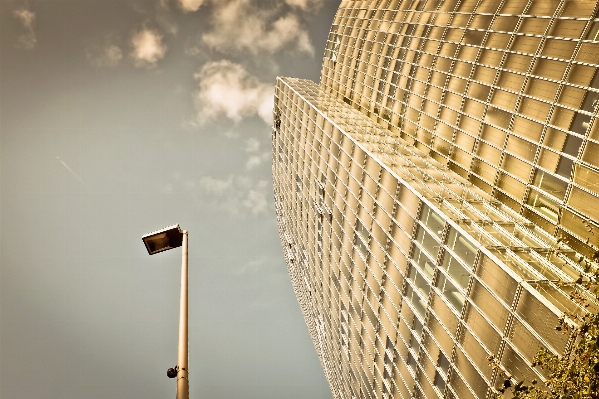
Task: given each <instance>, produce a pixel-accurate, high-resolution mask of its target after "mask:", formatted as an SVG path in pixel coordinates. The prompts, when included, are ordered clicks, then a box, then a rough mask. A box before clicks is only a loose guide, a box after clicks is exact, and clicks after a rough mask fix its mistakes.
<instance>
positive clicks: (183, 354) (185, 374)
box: [141, 224, 189, 399]
mask: <svg viewBox="0 0 599 399" xmlns="http://www.w3.org/2000/svg"><path fill="white" fill-rule="evenodd" d="M187 235H188V234H187V230H181V228H180V227H179V225H178V224H176V225H173V226H169V227H166V228H164V229H162V230H158V231H155V232H153V233H150V234H146V235H145V236H143V237H142V238H141V239H142V240H143V242H144V244H145V246H146V249H147V250H148V253H149V254H150V255H154V254H157V253H159V252H163V251H168V250H169V249H173V248H178V247H181V246H182V247H183V249H182V256H181V300H180V302H179V350H178V352H177V367H176V368H175V369H169V371H168V372H167V375H168V376H169V377H170V378H174V377H177V399H189V369H188V361H189V351H188V345H187V344H188V335H187V331H188V323H187V316H188V311H187V310H188V306H187V297H188V295H187V285H188V284H187V281H188V278H187V269H188V267H187V264H188V262H187V248H188V240H187ZM175 372H176V374H175Z"/></svg>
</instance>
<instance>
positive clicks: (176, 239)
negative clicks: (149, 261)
mask: <svg viewBox="0 0 599 399" xmlns="http://www.w3.org/2000/svg"><path fill="white" fill-rule="evenodd" d="M141 239H142V240H143V242H144V244H145V246H146V249H147V250H148V254H150V255H154V254H157V253H159V252H163V251H168V250H169V249H173V248H178V247H180V246H181V245H183V231H182V230H181V228H180V227H179V225H178V224H175V225H172V226H169V227H165V228H164V229H162V230H158V231H154V232H152V233H150V234H146V235H145V236H143V237H142V238H141Z"/></svg>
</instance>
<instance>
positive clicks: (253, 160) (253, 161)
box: [245, 152, 270, 170]
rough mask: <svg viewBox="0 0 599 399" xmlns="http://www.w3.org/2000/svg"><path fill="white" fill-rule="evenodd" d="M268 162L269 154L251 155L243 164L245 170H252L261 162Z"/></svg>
mask: <svg viewBox="0 0 599 399" xmlns="http://www.w3.org/2000/svg"><path fill="white" fill-rule="evenodd" d="M269 160H270V152H264V153H262V154H261V155H251V156H250V157H249V159H248V161H247V163H246V164H245V167H246V169H248V170H250V169H254V168H255V167H257V166H259V165H261V164H262V163H263V162H266V161H269Z"/></svg>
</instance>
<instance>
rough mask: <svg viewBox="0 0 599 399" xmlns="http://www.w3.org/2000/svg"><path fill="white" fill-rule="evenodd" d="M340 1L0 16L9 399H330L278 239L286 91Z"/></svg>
mask: <svg viewBox="0 0 599 399" xmlns="http://www.w3.org/2000/svg"><path fill="white" fill-rule="evenodd" d="M338 5H339V1H338V0H330V1H325V0H264V1H257V0H176V1H175V0H172V1H171V0H153V1H125V0H118V1H113V0H100V1H99V0H95V1H94V0H71V1H57V0H44V1H27V2H21V1H17V2H13V1H5V0H1V1H0V156H1V158H0V173H1V174H0V234H1V235H0V241H1V242H0V243H1V246H0V262H1V263H0V398H2V399H37V398H41V399H46V398H48V399H54V398H57V399H58V398H60V399H70V398H73V399H82V398H85V399H94V398H98V399H100V398H101V399H106V398H128V399H136V398H140V399H141V398H143V399H152V398H157V399H158V398H160V399H163V398H169V397H170V398H172V397H174V395H175V381H174V380H169V379H168V378H167V377H166V374H165V373H166V369H167V368H168V367H173V366H175V364H176V360H177V332H178V311H179V308H178V306H179V277H180V276H179V272H180V258H181V254H180V251H179V250H173V251H169V252H166V253H162V254H159V255H156V256H149V255H147V253H146V252H145V249H144V246H143V244H142V242H141V236H142V235H144V234H146V233H148V232H151V231H153V230H156V229H159V228H162V227H165V226H168V225H171V224H174V223H180V224H181V226H182V227H183V228H184V229H187V230H189V232H190V250H189V256H190V265H189V267H190V282H189V286H190V397H191V398H209V399H219V398H223V399H225V398H226V399H230V398H256V399H267V398H310V399H319V398H330V397H331V394H330V392H329V388H328V385H327V383H326V381H325V378H324V375H323V372H322V369H321V367H320V363H319V362H318V359H317V357H316V353H315V350H314V348H313V346H312V342H311V341H310V338H309V335H308V330H307V327H306V326H305V324H304V321H303V318H302V316H301V313H300V310H299V306H298V304H297V302H296V299H295V296H294V294H293V290H292V287H291V283H290V281H289V277H288V275H287V269H286V267H285V264H284V260H283V255H282V250H281V247H280V242H279V238H278V233H277V227H276V221H275V214H274V207H273V200H272V183H271V168H270V125H269V124H270V117H271V107H272V94H273V92H274V82H275V76H277V75H285V76H295V77H304V78H311V79H313V80H316V81H317V80H318V76H319V72H320V65H321V58H322V54H323V52H324V46H325V42H326V36H327V34H328V30H329V28H330V25H331V22H332V20H333V16H334V13H335V11H336V9H337V7H338Z"/></svg>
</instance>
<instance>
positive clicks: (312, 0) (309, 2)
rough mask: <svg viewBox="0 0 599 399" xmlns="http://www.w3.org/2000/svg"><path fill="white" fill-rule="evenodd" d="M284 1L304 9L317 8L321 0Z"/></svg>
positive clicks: (320, 4)
mask: <svg viewBox="0 0 599 399" xmlns="http://www.w3.org/2000/svg"><path fill="white" fill-rule="evenodd" d="M285 3H287V4H288V5H290V6H291V7H296V8H299V9H301V10H304V11H306V10H311V9H318V8H320V6H322V0H285Z"/></svg>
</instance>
